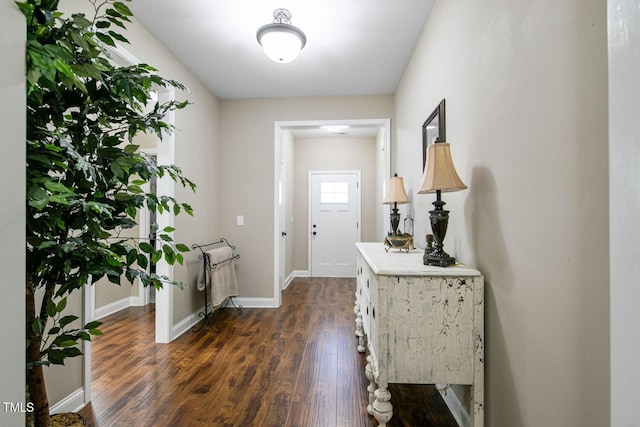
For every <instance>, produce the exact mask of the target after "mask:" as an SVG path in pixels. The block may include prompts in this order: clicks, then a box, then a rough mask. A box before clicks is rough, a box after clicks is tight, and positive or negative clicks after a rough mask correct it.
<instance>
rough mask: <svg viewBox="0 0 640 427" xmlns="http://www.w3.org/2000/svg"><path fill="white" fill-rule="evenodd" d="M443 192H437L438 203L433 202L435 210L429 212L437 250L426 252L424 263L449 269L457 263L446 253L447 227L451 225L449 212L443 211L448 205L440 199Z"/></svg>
mask: <svg viewBox="0 0 640 427" xmlns="http://www.w3.org/2000/svg"><path fill="white" fill-rule="evenodd" d="M440 193H441V191H440V190H438V191H436V201H435V202H433V206H435V209H433V210H432V211H429V219H430V220H431V230H432V231H433V237H434V240H435V243H434V246H435V248H434V249H433V250H432V251H430V252H429V251H428V250H425V252H424V257H423V263H424V265H437V266H439V267H447V266H450V265H453V264H455V263H456V259H455V258H453V257H452V256H449V254H447V253H446V252H445V251H444V243H443V242H444V236H445V235H446V234H447V226H448V225H449V211H446V210H444V209H442V207H443V206H444V205H445V204H446V203H445V202H443V201H442V199H441V197H440Z"/></svg>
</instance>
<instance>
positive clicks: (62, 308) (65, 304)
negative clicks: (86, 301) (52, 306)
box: [56, 298, 67, 313]
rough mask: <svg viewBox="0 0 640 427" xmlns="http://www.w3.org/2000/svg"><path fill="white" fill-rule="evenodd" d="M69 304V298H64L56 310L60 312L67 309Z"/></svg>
mask: <svg viewBox="0 0 640 427" xmlns="http://www.w3.org/2000/svg"><path fill="white" fill-rule="evenodd" d="M66 306H67V299H66V298H62V299H61V300H60V301H59V302H58V304H57V305H56V311H57V312H58V313H62V312H63V311H64V309H65V307H66Z"/></svg>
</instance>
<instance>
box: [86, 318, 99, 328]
mask: <svg viewBox="0 0 640 427" xmlns="http://www.w3.org/2000/svg"><path fill="white" fill-rule="evenodd" d="M100 325H102V322H98V321H97V320H94V321H93V322H89V323H87V324H86V325H84V329H95V328H97V327H98V326H100Z"/></svg>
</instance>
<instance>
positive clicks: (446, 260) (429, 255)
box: [422, 249, 456, 267]
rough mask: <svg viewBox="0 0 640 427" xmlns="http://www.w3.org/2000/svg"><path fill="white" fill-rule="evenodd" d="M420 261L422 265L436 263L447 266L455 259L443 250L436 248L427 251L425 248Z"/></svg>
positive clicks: (453, 262) (454, 261)
mask: <svg viewBox="0 0 640 427" xmlns="http://www.w3.org/2000/svg"><path fill="white" fill-rule="evenodd" d="M422 261H423V264H424V265H436V266H438V267H448V266H450V265H453V264H455V263H456V259H455V258H454V257H452V256H449V254H448V253H446V252H445V251H443V250H438V249H435V250H434V251H431V252H427V251H426V250H425V251H424V256H423V257H422Z"/></svg>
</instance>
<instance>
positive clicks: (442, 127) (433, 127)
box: [422, 98, 447, 170]
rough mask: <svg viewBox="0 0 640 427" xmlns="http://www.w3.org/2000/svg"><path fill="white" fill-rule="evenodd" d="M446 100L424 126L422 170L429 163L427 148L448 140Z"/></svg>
mask: <svg viewBox="0 0 640 427" xmlns="http://www.w3.org/2000/svg"><path fill="white" fill-rule="evenodd" d="M446 130H447V127H446V120H445V112H444V98H443V99H442V101H440V103H439V104H438V106H437V107H436V109H435V110H433V112H432V113H431V114H430V115H429V117H427V120H425V121H424V123H423V124H422V169H423V170H424V167H425V164H426V163H427V147H428V146H429V145H430V144H433V143H436V142H445V141H446V140H447V133H446Z"/></svg>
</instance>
